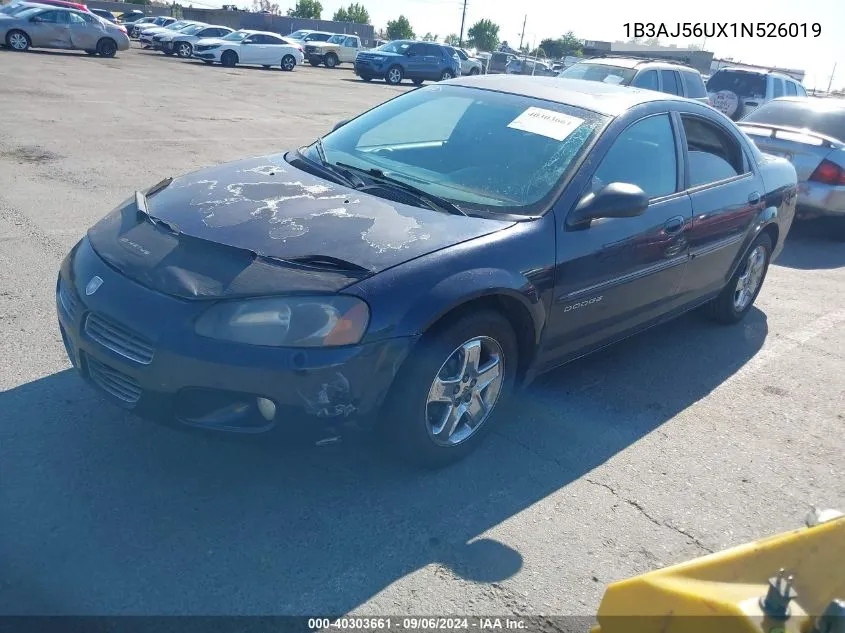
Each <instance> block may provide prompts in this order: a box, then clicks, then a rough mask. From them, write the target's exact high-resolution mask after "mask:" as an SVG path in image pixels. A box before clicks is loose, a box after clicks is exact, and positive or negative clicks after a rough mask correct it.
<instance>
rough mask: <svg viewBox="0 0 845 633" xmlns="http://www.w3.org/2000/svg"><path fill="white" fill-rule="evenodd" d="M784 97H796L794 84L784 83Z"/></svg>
mask: <svg viewBox="0 0 845 633" xmlns="http://www.w3.org/2000/svg"><path fill="white" fill-rule="evenodd" d="M786 96H787V97H797V96H798V90H797V89H796V88H795V83H794V82H791V81H787V82H786Z"/></svg>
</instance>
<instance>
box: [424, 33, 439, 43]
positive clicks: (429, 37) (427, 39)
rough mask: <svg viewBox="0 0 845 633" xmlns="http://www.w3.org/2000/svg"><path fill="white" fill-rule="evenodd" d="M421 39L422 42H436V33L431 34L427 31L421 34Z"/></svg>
mask: <svg viewBox="0 0 845 633" xmlns="http://www.w3.org/2000/svg"><path fill="white" fill-rule="evenodd" d="M422 40H423V42H436V41H437V35H432V34H431V31H429V32H428V33H426V34H425V35H423V37H422Z"/></svg>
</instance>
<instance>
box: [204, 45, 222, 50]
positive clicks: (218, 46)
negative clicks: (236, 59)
mask: <svg viewBox="0 0 845 633" xmlns="http://www.w3.org/2000/svg"><path fill="white" fill-rule="evenodd" d="M215 48H220V44H209V45H208V46H206V47H205V50H207V51H213V50H214V49H215Z"/></svg>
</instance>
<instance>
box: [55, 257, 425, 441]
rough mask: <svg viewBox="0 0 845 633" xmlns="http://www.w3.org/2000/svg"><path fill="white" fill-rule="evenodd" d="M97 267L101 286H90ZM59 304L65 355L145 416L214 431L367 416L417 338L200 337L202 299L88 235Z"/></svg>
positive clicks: (317, 427) (61, 285)
mask: <svg viewBox="0 0 845 633" xmlns="http://www.w3.org/2000/svg"><path fill="white" fill-rule="evenodd" d="M94 275H97V276H99V277H100V278H101V279H102V280H103V281H102V283H101V287H100V288H99V289H98V290H96V291H95V292H93V293H92V294H91V295H90V296H86V293H85V286H86V285H87V284H88V282H89V281H90V279H92V278H93V276H94ZM56 307H57V313H58V323H59V330H60V333H61V337H62V340H63V342H64V345H65V349H66V351H67V354H68V357H69V359H70V360H71V363H72V364H73V366H74V368H75V369H76V370H77V371H78V372H79V373H80V375H81V376H82V377H83V378H84V379H85V380H86V381H87V382H88V383H89V384H90V385H92V386H93V387H94V388H95V389H96V390H97V391H98V392H99V393H101V394H102V395H104V396H105V397H106V398H107V399H109V400H111V401H112V402H114V403H115V404H117V405H119V406H121V407H123V408H126V409H130V410H132V411H133V412H134V413H136V414H138V415H140V416H141V417H144V418H148V419H153V420H157V421H162V422H168V423H171V424H173V423H176V424H181V425H187V426H192V427H198V428H203V429H208V430H217V431H229V432H239V433H261V432H267V431H270V430H273V429H277V430H291V431H298V432H299V431H316V432H320V431H322V430H325V429H326V428H329V427H331V428H342V427H345V426H368V425H369V423H371V422H372V421H373V416H374V414H375V413H376V412H377V411H378V409H379V408H380V405H381V402H382V400H383V397H384V395H385V394H386V393H387V391H388V389H389V388H390V385H391V384H392V382H393V379H394V376H395V374H396V371H397V369H398V367H399V366H400V364H401V362H402V360H404V358H405V357H406V356H407V354H408V352H409V350H410V348H411V346H412V345H413V343H414V340H415V339H412V338H397V339H388V340H385V341H380V342H376V343H370V344H364V345H356V346H347V347H342V348H331V349H328V348H326V349H295V348H269V347H256V346H247V345H239V344H232V343H228V342H225V341H218V340H214V339H209V338H205V337H201V336H198V335H197V334H195V333H194V331H193V322H194V320H195V318H196V317H197V316H198V314H199V313H200V312H201V311H202V310H204V309H205V308H206V307H207V303H206V302H196V301H185V300H179V299H175V298H173V297H169V296H166V295H162V294H160V293H158V292H155V291H153V290H150V289H148V288H145V287H143V286H140V285H139V284H137V283H135V282H133V281H131V280H129V279H127V278H126V277H124V276H123V275H121V274H120V273H118V272H116V271H114V270H113V269H111V268H110V267H108V266H107V265H106V264H105V263H103V262H102V260H100V259H99V257H98V256H97V255H96V254H95V253H94V251H93V249H91V247H90V245H89V244H88V242H87V240H83V241H82V242H81V243H80V244H79V245H78V246H77V248H75V249H74V250H73V251H72V252H71V254H70V255H69V256H68V258H67V259H66V260H65V262H64V263H63V265H62V270H61V272H60V274H59V278H58V280H57V285H56ZM259 399H264V400H265V402H264V403H262V402H260V400H259ZM266 401H269V402H271V403H272V406H271V407H270V410H272V411H273V415H272V416H270V417H268V414H267V412H268V404H267V402H266Z"/></svg>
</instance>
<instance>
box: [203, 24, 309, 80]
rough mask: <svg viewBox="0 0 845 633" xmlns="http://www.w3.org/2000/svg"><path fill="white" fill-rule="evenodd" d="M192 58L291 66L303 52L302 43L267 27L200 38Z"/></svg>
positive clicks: (299, 60) (298, 60) (301, 59)
mask: <svg viewBox="0 0 845 633" xmlns="http://www.w3.org/2000/svg"><path fill="white" fill-rule="evenodd" d="M193 57H194V58H195V59H201V60H202V61H204V62H206V63H207V64H213V63H214V62H219V63H221V64H223V65H224V66H229V67H232V66H236V65H237V64H255V65H257V66H264V67H265V68H270V67H272V66H279V67H281V69H282V70H288V71H290V70H293V69H294V68H295V67H296V65H297V64H301V63H302V61H303V59H304V57H305V55H304V52H303V50H302V46H300V45H299V44H297V43H295V42H292V41H290V40H288V39H285V38H284V37H282V36H281V35H279V34H277V33H270V32H268V31H243V30H242V31H235V32H234V33H230V34H229V35H227V36H226V37H223V38H220V39H209V40H200V41H198V42H197V43H196V44H195V45H194V54H193Z"/></svg>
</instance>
